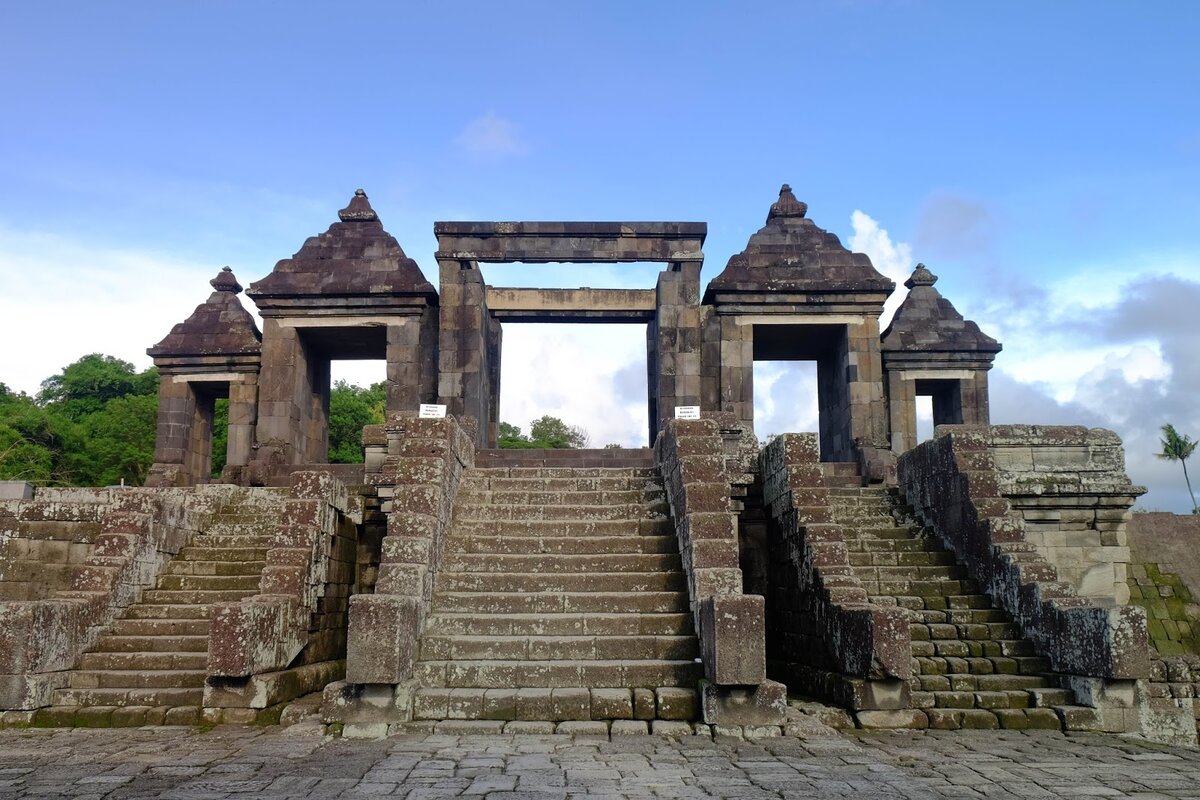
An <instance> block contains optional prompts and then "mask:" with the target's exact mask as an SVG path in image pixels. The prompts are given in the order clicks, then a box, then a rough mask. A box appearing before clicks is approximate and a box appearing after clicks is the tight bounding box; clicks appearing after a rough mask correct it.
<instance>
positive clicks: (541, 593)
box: [413, 451, 703, 728]
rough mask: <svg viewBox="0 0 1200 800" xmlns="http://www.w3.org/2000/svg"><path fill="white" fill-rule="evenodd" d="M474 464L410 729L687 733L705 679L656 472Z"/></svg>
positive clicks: (459, 507)
mask: <svg viewBox="0 0 1200 800" xmlns="http://www.w3.org/2000/svg"><path fill="white" fill-rule="evenodd" d="M576 452H579V451H576ZM586 453H587V451H583V452H582V453H581V455H580V456H579V458H581V459H584V458H586ZM513 458H514V463H517V464H521V463H528V462H527V460H526V461H522V460H521V459H528V456H521V455H520V454H517V455H515V456H514V457H513ZM643 461H644V458H641V459H638V460H636V461H634V462H633V463H634V464H641V463H642V462H643ZM484 463H486V464H488V466H486V467H483V468H476V469H473V470H469V471H468V472H467V473H466V474H465V475H464V477H463V483H462V485H461V487H460V490H459V495H458V498H457V501H456V505H455V511H454V518H453V522H452V527H451V533H450V536H449V539H448V541H447V545H446V553H445V557H444V560H443V563H442V565H441V568H440V571H439V572H438V575H437V578H436V583H435V591H434V598H433V608H432V614H431V618H430V620H429V622H428V624H427V625H426V628H425V633H424V634H423V636H422V637H421V642H420V654H419V660H418V662H417V664H416V665H415V669H414V678H415V682H416V684H417V685H418V686H419V687H421V688H419V689H417V690H416V692H415V697H414V703H413V717H414V719H416V720H446V719H471V720H494V721H497V722H500V721H517V722H518V723H520V722H522V721H523V722H528V723H538V724H545V723H551V722H572V723H574V722H582V721H590V722H591V723H598V722H599V723H603V724H604V725H606V726H607V725H608V724H609V723H610V722H611V721H616V723H614V724H618V725H624V726H633V727H636V726H638V725H640V726H641V727H643V728H645V726H646V721H648V720H654V719H658V720H691V719H693V718H695V716H696V691H695V690H696V683H697V681H698V680H699V678H700V677H701V675H702V673H703V669H702V666H701V664H700V663H699V661H698V659H697V657H698V655H699V652H698V644H697V640H696V635H695V631H694V630H693V626H692V616H691V613H690V611H689V602H688V591H687V579H686V576H685V575H684V572H683V570H682V566H681V563H680V558H679V550H678V545H677V543H676V539H675V533H674V528H673V527H672V524H671V521H670V519H669V518H668V513H669V512H668V509H667V505H666V500H665V498H664V491H663V486H662V481H661V479H660V477H659V476H658V473H657V471H656V470H655V469H652V468H648V467H645V466H604V467H578V466H550V467H548V466H534V467H530V466H499V465H498V463H500V464H502V463H503V461H499V460H498V458H497V457H492V458H489V459H488V460H486V461H484ZM582 463H589V461H583V462H582ZM590 463H595V460H591V461H590ZM606 463H619V462H614V461H613V460H612V459H611V457H610V458H609V461H608V462H606Z"/></svg>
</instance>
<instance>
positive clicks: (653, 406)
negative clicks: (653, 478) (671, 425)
mask: <svg viewBox="0 0 1200 800" xmlns="http://www.w3.org/2000/svg"><path fill="white" fill-rule="evenodd" d="M646 419H647V421H648V424H649V426H650V444H651V446H653V445H654V442H655V440H657V439H658V432H659V430H660V427H659V424H658V421H659V413H658V323H657V322H656V321H651V322H649V323H647V324H646ZM664 419H665V417H664Z"/></svg>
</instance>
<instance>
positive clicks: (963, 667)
mask: <svg viewBox="0 0 1200 800" xmlns="http://www.w3.org/2000/svg"><path fill="white" fill-rule="evenodd" d="M913 661H914V665H913V666H914V674H915V675H916V676H917V677H918V678H919V683H920V685H921V687H922V688H925V689H936V688H947V689H954V690H956V691H957V690H962V689H971V690H975V689H988V688H991V689H1029V688H1033V687H1043V686H1057V685H1058V678H1057V677H1055V676H1053V675H1051V674H1049V673H1046V672H1042V671H1030V672H1022V671H1021V664H1020V663H1018V660H1017V659H1015V658H1006V657H1003V656H996V657H990V658H955V657H942V656H934V657H926V656H918V657H914V659H913ZM1030 666H1031V667H1032V666H1034V665H1033V664H1030ZM972 669H974V670H975V671H972ZM927 678H928V680H927ZM937 678H944V679H945V680H946V681H948V684H947V683H945V682H943V681H939V680H936V679H937ZM985 678H986V679H987V680H986V681H983V679H985ZM1007 678H1013V679H1015V683H1013V684H1012V685H1005V684H1006V681H1005V680H1004V679H1007ZM981 681H983V682H982V683H981ZM988 682H990V683H991V684H992V685H985V684H987V683H988Z"/></svg>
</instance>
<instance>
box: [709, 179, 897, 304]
mask: <svg viewBox="0 0 1200 800" xmlns="http://www.w3.org/2000/svg"><path fill="white" fill-rule="evenodd" d="M807 213H808V205H807V204H806V203H803V202H801V201H800V200H797V199H796V196H795V195H794V194H792V188H791V187H790V186H789V185H787V184H786V183H785V184H784V185H783V187H782V188H781V189H780V190H779V199H778V200H777V201H775V202H774V203H773V204H772V205H771V209H770V211H769V212H768V213H767V222H766V224H765V225H764V226H763V227H762V228H760V229H759V230H758V232H757V233H755V234H754V235H753V236H751V237H750V240H749V241H748V242H747V243H746V248H745V249H744V250H742V252H740V253H737V254H736V255H734V256H733V257H732V258H730V259H729V262H728V264H727V265H726V267H725V269H724V271H722V272H721V274H720V275H718V276H717V277H715V278H713V280H712V281H711V282H709V284H708V288H707V290H706V291H705V296H704V302H706V303H712V302H714V301H715V295H716V294H717V293H721V294H724V293H728V292H733V293H762V292H770V291H781V292H789V291H790V292H803V293H806V294H810V295H811V294H829V293H837V294H866V295H880V294H882V295H884V296H886V295H887V294H888V293H890V292H891V291H892V290H893V289H894V288H895V286H896V284H895V283H894V282H892V281H891V280H890V279H889V278H887V277H885V276H883V275H881V274H880V273H879V272H878V271H876V269H875V267H874V266H873V265H872V264H871V259H870V258H869V257H868V256H867V255H866V254H864V253H854V252H851V251H850V250H847V249H846V248H845V247H844V246H842V242H841V240H840V239H838V237H837V236H835V235H834V234H832V233H829V232H828V231H826V230H824V229H822V228H819V227H818V226H817V225H816V224H814V223H813V221H812V220H810V219H808V218H807V216H806V215H807ZM856 302H857V301H856ZM871 302H875V301H874V299H872V301H871ZM878 302H879V303H882V302H883V301H882V299H880V300H879V301H878Z"/></svg>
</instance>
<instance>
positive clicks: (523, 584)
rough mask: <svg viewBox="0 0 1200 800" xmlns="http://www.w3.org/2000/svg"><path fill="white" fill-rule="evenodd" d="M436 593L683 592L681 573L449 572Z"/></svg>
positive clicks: (439, 577)
mask: <svg viewBox="0 0 1200 800" xmlns="http://www.w3.org/2000/svg"><path fill="white" fill-rule="evenodd" d="M434 589H435V591H437V592H485V593H495V592H535V593H536V592H672V591H674V592H686V591H687V576H686V575H684V574H683V573H682V572H590V573H589V572H584V573H572V572H561V573H553V572H449V571H445V570H443V571H442V572H439V573H438V574H437V576H436V577H435V578H434Z"/></svg>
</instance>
